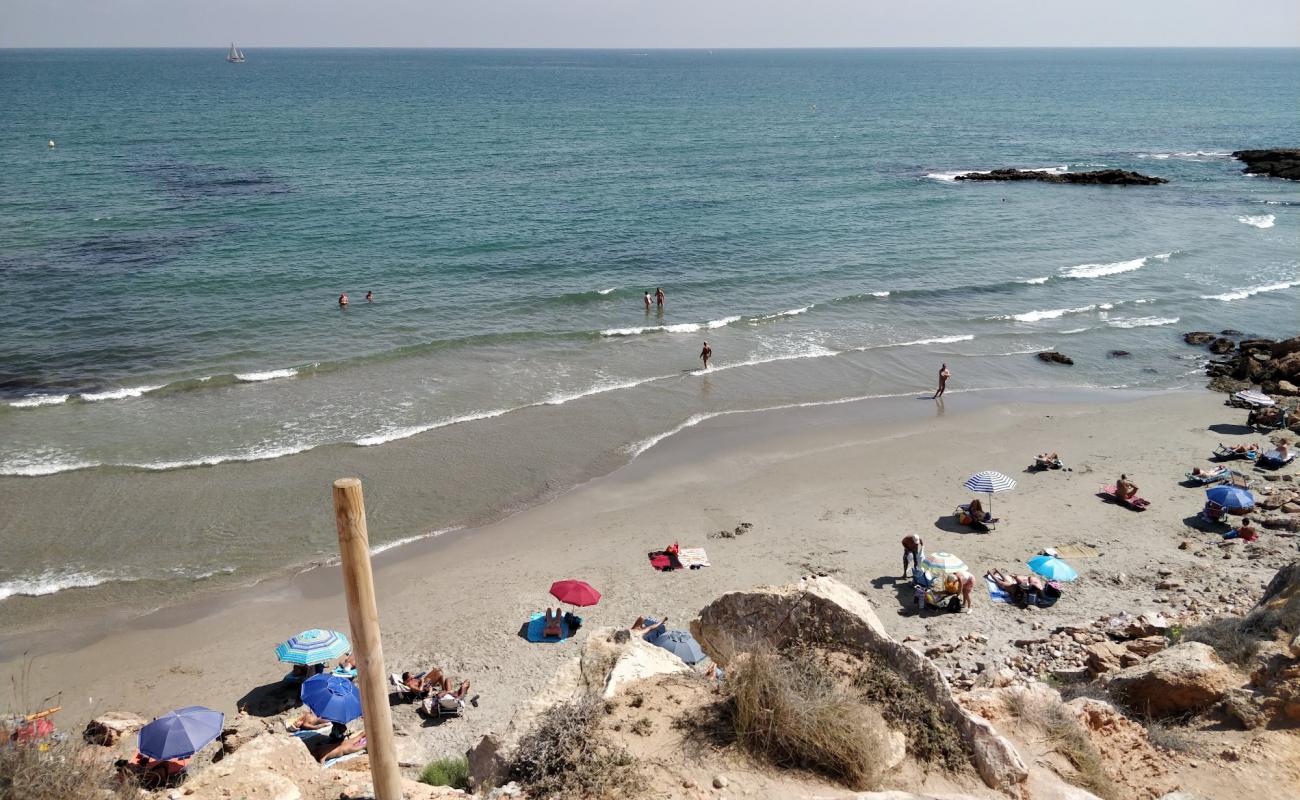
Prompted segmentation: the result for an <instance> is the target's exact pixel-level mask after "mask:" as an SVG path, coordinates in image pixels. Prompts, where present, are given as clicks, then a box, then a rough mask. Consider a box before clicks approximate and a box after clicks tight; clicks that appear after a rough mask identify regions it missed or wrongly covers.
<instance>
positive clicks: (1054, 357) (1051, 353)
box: [1038, 350, 1074, 367]
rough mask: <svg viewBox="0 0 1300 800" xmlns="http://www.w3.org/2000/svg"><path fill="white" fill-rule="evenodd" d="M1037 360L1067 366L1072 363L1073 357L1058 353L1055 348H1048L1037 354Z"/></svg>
mask: <svg viewBox="0 0 1300 800" xmlns="http://www.w3.org/2000/svg"><path fill="white" fill-rule="evenodd" d="M1038 360H1039V361H1044V362H1046V363H1048V364H1064V365H1066V366H1067V367H1068V366H1071V365H1073V364H1074V359H1073V358H1070V357H1069V356H1067V355H1066V354H1064V353H1058V352H1056V351H1055V350H1048V351H1046V352H1043V353H1039V354H1038Z"/></svg>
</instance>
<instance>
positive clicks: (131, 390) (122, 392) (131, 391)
mask: <svg viewBox="0 0 1300 800" xmlns="http://www.w3.org/2000/svg"><path fill="white" fill-rule="evenodd" d="M161 388H163V384H158V385H157V386H130V387H124V388H122V389H109V390H108V391H104V392H83V393H82V394H80V395H78V397H80V398H81V399H82V400H84V401H86V402H87V403H97V402H99V401H101V400H126V399H127V398H131V397H140V396H141V395H145V394H148V393H149V392H156V391H158V390H159V389H161Z"/></svg>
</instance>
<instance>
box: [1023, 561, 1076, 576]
mask: <svg viewBox="0 0 1300 800" xmlns="http://www.w3.org/2000/svg"><path fill="white" fill-rule="evenodd" d="M1028 563H1029V568H1030V569H1032V570H1033V571H1034V572H1037V573H1038V574H1039V575H1042V576H1043V577H1044V578H1047V579H1048V580H1049V581H1072V580H1074V579H1075V578H1077V577H1079V573H1077V572H1075V571H1074V567H1072V566H1070V565H1069V564H1067V563H1065V562H1064V561H1062V560H1061V559H1059V558H1057V557H1056V556H1035V557H1034V558H1031V559H1029V562H1028Z"/></svg>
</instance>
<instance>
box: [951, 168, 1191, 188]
mask: <svg viewBox="0 0 1300 800" xmlns="http://www.w3.org/2000/svg"><path fill="white" fill-rule="evenodd" d="M957 180H959V181H1041V182H1042V183H1082V184H1088V185H1093V186H1154V185H1156V184H1159V183H1169V181H1167V180H1166V179H1164V178H1157V177H1154V176H1151V175H1142V174H1140V173H1137V172H1129V171H1128V170H1124V169H1102V170H1096V171H1094V172H1062V173H1054V172H1035V171H1033V170H1023V169H995V170H993V171H992V172H968V173H966V174H965V175H958V176H957Z"/></svg>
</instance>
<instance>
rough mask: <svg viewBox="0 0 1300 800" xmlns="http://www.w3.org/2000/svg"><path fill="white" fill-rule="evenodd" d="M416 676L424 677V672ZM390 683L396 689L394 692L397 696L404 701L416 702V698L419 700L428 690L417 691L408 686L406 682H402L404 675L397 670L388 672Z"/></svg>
mask: <svg viewBox="0 0 1300 800" xmlns="http://www.w3.org/2000/svg"><path fill="white" fill-rule="evenodd" d="M415 677H417V678H423V677H424V673H423V672H421V673H419V674H418V675H416V676H415ZM388 684H389V685H390V686H392V687H393V689H394V690H395V692H394V693H395V694H396V695H397V698H398V699H399V700H401V701H402V702H403V703H414V702H415V701H416V700H419V699H420V698H421V697H424V695H425V694H427V692H417V691H416V690H415V689H412V688H411V687H409V686H407V685H406V684H405V683H402V676H401V675H398V674H397V673H396V672H390V673H388Z"/></svg>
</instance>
